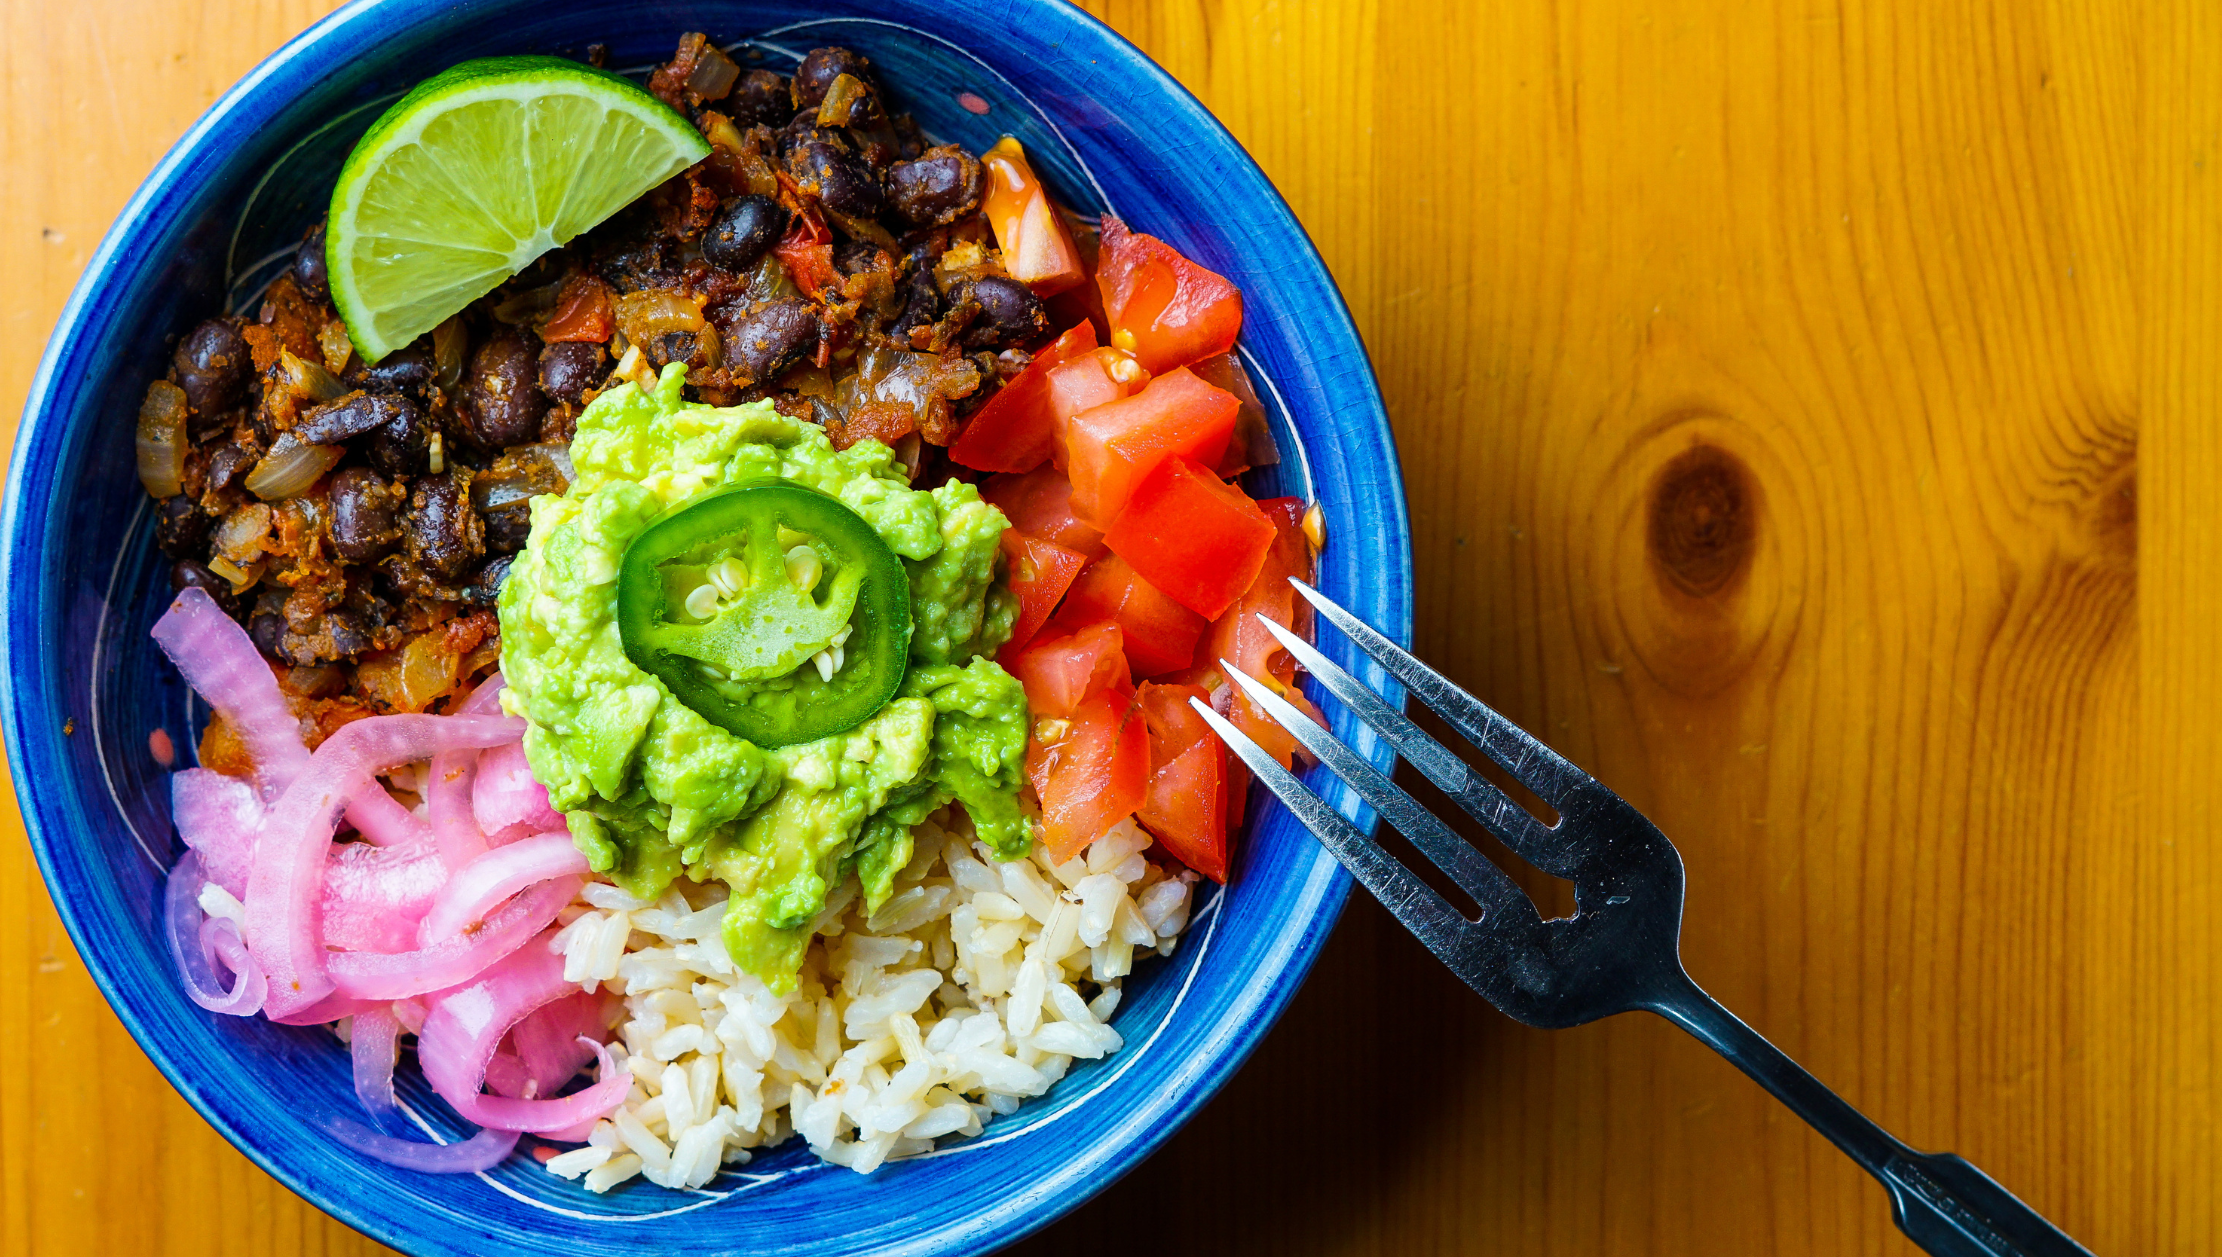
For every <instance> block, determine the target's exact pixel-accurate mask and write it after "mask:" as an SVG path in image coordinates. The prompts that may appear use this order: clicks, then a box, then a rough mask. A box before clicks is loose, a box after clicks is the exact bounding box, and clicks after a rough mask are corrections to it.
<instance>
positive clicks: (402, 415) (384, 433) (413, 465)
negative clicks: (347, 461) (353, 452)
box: [361, 407, 432, 476]
mask: <svg viewBox="0 0 2222 1257" xmlns="http://www.w3.org/2000/svg"><path fill="white" fill-rule="evenodd" d="M361 448H362V451H363V453H364V455H365V456H366V457H368V458H369V459H370V465H371V466H373V467H376V468H377V469H378V470H380V471H382V472H384V473H386V474H387V475H389V476H414V475H416V474H418V473H419V472H422V471H424V470H425V469H426V468H427V467H429V466H430V465H431V457H430V454H431V449H432V425H431V424H430V423H428V422H427V421H426V420H425V417H424V415H423V413H422V412H421V411H419V410H417V409H416V408H415V407H410V408H409V409H407V410H403V411H401V412H399V413H398V414H396V415H395V416H394V418H393V421H392V422H390V423H388V424H387V425H386V426H385V427H383V428H379V429H377V430H375V431H373V432H372V433H371V434H370V436H369V437H368V438H367V439H366V440H364V442H363V444H362V446H361Z"/></svg>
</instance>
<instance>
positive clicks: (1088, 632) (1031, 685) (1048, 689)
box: [998, 623, 1134, 719]
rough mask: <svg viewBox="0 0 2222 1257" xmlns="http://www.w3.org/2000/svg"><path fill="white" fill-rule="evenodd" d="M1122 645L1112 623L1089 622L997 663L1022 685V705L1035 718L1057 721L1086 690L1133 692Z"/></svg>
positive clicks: (1073, 708) (1122, 636)
mask: <svg viewBox="0 0 2222 1257" xmlns="http://www.w3.org/2000/svg"><path fill="white" fill-rule="evenodd" d="M1124 644H1125V634H1124V633H1123V632H1121V630H1120V628H1119V626H1118V625H1116V624H1111V623H1099V624H1091V625H1088V626H1087V627H1085V628H1082V629H1080V630H1078V631H1077V632H1072V633H1056V634H1053V635H1052V636H1050V637H1048V638H1046V639H1042V640H1038V641H1036V642H1034V643H1033V644H1031V645H1030V646H1028V647H1027V648H1026V649H1025V650H1021V651H1019V652H1017V653H1016V654H1013V655H1011V656H1010V657H1009V658H1007V659H1000V658H999V659H998V662H1000V663H1002V665H1003V667H1004V669H1005V670H1006V671H1008V672H1009V673H1010V674H1011V675H1012V676H1014V677H1017V678H1018V683H1019V684H1020V685H1023V686H1025V687H1026V706H1027V707H1028V708H1029V709H1030V710H1032V711H1033V713H1034V714H1035V715H1036V716H1047V717H1049V718H1051V719H1063V718H1066V717H1069V716H1071V715H1072V714H1073V713H1074V712H1075V711H1077V710H1079V708H1080V705H1081V704H1082V703H1083V702H1085V701H1087V699H1088V697H1089V696H1090V695H1092V694H1096V693H1099V692H1101V691H1103V690H1123V691H1126V692H1128V693H1132V692H1133V690H1134V680H1133V678H1132V677H1131V676H1130V675H1129V674H1128V672H1127V662H1126V653H1125V650H1124Z"/></svg>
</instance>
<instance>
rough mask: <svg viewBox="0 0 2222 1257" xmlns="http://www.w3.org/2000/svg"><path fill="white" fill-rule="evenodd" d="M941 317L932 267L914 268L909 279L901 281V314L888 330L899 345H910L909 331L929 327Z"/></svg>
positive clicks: (929, 264)
mask: <svg viewBox="0 0 2222 1257" xmlns="http://www.w3.org/2000/svg"><path fill="white" fill-rule="evenodd" d="M940 317H941V289H940V287H939V286H938V285H936V284H935V283H934V272H933V265H932V264H931V263H927V264H925V265H922V266H917V267H914V268H913V269H912V270H911V273H910V277H909V278H908V279H905V280H904V281H903V312H902V313H901V314H899V315H897V316H896V317H895V325H894V326H893V327H892V328H890V329H888V334H889V335H891V336H893V337H894V338H895V340H896V341H897V342H898V343H900V344H905V345H907V344H909V343H910V329H912V328H914V327H931V326H932V325H933V323H934V320H936V319H938V318H940Z"/></svg>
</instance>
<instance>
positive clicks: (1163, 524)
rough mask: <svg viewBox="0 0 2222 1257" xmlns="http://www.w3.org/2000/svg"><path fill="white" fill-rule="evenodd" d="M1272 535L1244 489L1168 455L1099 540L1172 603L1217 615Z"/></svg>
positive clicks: (1241, 589) (1252, 571)
mask: <svg viewBox="0 0 2222 1257" xmlns="http://www.w3.org/2000/svg"><path fill="white" fill-rule="evenodd" d="M1273 537H1274V529H1273V521H1271V520H1269V519H1267V518H1266V517H1265V512H1264V511H1262V510H1259V509H1258V504H1257V503H1255V502H1253V501H1251V500H1250V499H1249V497H1248V495H1246V494H1244V493H1243V492H1242V490H1240V489H1238V488H1236V487H1235V486H1233V485H1231V484H1228V483H1227V482H1226V481H1224V480H1221V479H1220V478H1219V477H1218V476H1216V475H1214V474H1213V473H1212V472H1211V470H1210V469H1208V468H1206V467H1202V466H1199V465H1198V464H1196V463H1193V462H1191V461H1189V460H1188V459H1185V458H1168V459H1166V460H1165V461H1164V462H1162V463H1159V464H1158V465H1157V470H1156V471H1153V472H1151V473H1150V474H1149V475H1147V476H1145V477H1143V478H1142V483H1141V484H1139V485H1136V486H1135V489H1134V497H1133V498H1132V499H1130V500H1129V501H1128V502H1127V505H1126V509H1125V510H1124V511H1121V512H1120V513H1119V518H1118V519H1117V520H1116V521H1114V522H1113V523H1112V525H1111V531H1109V532H1107V533H1105V534H1103V544H1105V545H1107V546H1109V547H1111V552H1112V553H1113V554H1116V555H1118V556H1119V557H1120V558H1122V559H1125V560H1126V561H1127V562H1129V563H1132V564H1133V565H1134V570H1135V571H1137V572H1139V573H1141V574H1142V579H1144V580H1146V581H1148V582H1149V583H1150V584H1152V585H1155V586H1157V587H1158V588H1159V589H1162V590H1164V591H1165V594H1166V596H1167V597H1169V598H1171V599H1172V600H1173V601H1175V602H1177V603H1179V604H1180V605H1182V606H1184V607H1186V608H1188V609H1189V610H1190V611H1193V612H1195V613H1196V614H1198V615H1200V616H1203V617H1204V618H1205V619H1217V618H1218V617H1219V616H1220V615H1221V614H1223V613H1225V611H1226V609H1227V608H1228V607H1230V606H1232V605H1234V600H1235V599H1237V598H1240V597H1241V596H1242V595H1243V594H1244V593H1246V592H1247V591H1248V590H1249V588H1250V586H1251V584H1252V583H1253V582H1255V581H1256V580H1257V578H1258V572H1259V570H1260V569H1261V568H1263V567H1264V566H1265V555H1266V552H1267V551H1268V550H1271V549H1272V548H1273Z"/></svg>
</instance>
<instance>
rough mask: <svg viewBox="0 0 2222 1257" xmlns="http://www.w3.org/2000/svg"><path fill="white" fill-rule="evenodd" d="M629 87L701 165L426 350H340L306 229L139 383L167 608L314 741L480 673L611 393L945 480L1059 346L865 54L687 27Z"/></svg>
mask: <svg viewBox="0 0 2222 1257" xmlns="http://www.w3.org/2000/svg"><path fill="white" fill-rule="evenodd" d="M599 59H600V54H599V50H597V51H596V53H595V54H594V55H592V56H590V60H594V61H596V62H597V63H599ZM648 86H649V90H650V91H651V92H653V93H654V94H655V95H656V96H657V97H659V98H660V99H662V100H663V101H665V102H666V103H667V104H669V105H671V106H672V107H673V108H674V109H677V110H679V111H680V112H681V113H683V114H685V115H686V116H687V117H688V118H689V119H691V120H692V121H693V122H694V123H695V124H696V125H697V126H698V127H699V128H700V129H701V131H702V134H703V135H704V136H705V137H707V138H708V139H709V141H710V142H711V144H712V145H713V149H712V152H711V155H710V156H709V157H708V158H706V159H705V160H703V161H702V162H701V163H699V164H698V165H696V166H695V167H693V168H692V169H690V170H688V171H686V172H684V173H683V174H681V175H679V176H678V177H676V178H674V179H672V180H670V181H669V182H667V183H665V184H664V185H663V186H661V187H659V188H657V189H655V190H654V191H653V192H651V193H649V194H648V195H646V196H644V197H642V198H641V199H640V200H639V201H638V202H636V203H635V204H634V205H632V206H631V207H629V208H628V209H626V210H625V211H623V212H621V213H620V214H618V215H617V216H615V217H614V218H612V219H611V220H610V221H608V222H606V223H604V224H603V225H602V226H600V227H598V228H596V229H595V230H594V231H592V232H589V233H587V234H586V235H585V236H582V237H580V238H579V239H578V240H575V241H573V242H572V243H571V244H570V245H569V246H568V247H565V248H562V249H559V250H556V251H554V252H552V253H550V254H548V255H547V256H545V257H543V258H541V259H540V260H539V261H538V262H536V263H534V264H533V265H532V266H531V267H529V268H528V269H527V270H526V271H525V272H524V273H523V274H520V275H518V276H517V277H516V278H514V279H513V280H511V281H510V282H509V283H507V284H505V285H503V286H502V287H501V288H499V289H497V290H496V291H495V292H493V293H491V294H489V295H488V296H486V297H485V298H483V299H481V300H480V301H478V302H476V303H474V304H473V305H472V306H471V307H470V308H469V309H468V310H466V311H464V312H463V313H461V314H459V315H457V316H455V317H454V318H452V319H449V320H448V321H447V322H445V323H443V324H442V325H441V326H440V327H438V328H437V329H435V330H433V331H432V332H430V333H428V334H426V335H425V336H423V337H422V338H420V339H419V340H418V341H417V342H416V343H414V344H412V345H410V346H408V347H407V348H405V349H403V350H400V351H399V352H396V353H394V354H392V355H391V356H389V357H388V358H386V359H385V360H384V361H382V362H380V363H378V364H377V365H376V366H368V365H366V364H364V363H363V362H362V360H361V359H360V358H359V357H357V356H356V355H355V354H354V351H353V348H352V346H351V345H350V343H349V341H348V339H347V335H346V331H345V328H344V326H343V325H342V323H341V321H340V319H339V316H338V315H337V314H336V313H335V312H334V310H333V308H332V305H331V302H330V295H329V292H328V291H327V288H326V285H325V275H324V239H323V229H322V228H321V227H318V228H316V229H314V230H312V231H311V232H310V233H309V234H308V236H307V237H306V238H305V239H304V240H303V241H302V242H301V246H300V250H299V253H298V255H297V256H296V258H295V261H294V264H293V266H292V268H291V269H290V270H289V271H288V272H287V273H285V274H284V275H282V276H280V277H279V278H278V280H277V281H276V282H275V283H273V284H272V285H271V286H270V288H269V290H268V292H267V295H266V296H265V298H264V300H263V303H262V306H261V308H260V310H259V311H258V312H257V314H256V317H254V318H253V319H251V320H250V319H246V318H241V317H237V316H227V317H223V318H212V319H209V320H207V321H205V322H203V323H201V324H200V325H199V326H198V327H195V328H194V329H193V330H192V331H191V332H190V333H188V334H187V335H186V336H185V337H184V338H183V339H182V340H180V341H179V342H178V344H177V345H176V347H175V351H174V352H173V353H172V355H171V360H170V369H169V372H168V374H167V376H166V378H164V379H162V380H158V381H156V382H155V383H154V384H153V385H152V386H150V388H149V390H148V393H147V400H146V403H145V407H144V408H143V410H142V412H141V417H140V428H139V460H140V472H141V477H142V479H143V480H145V481H146V483H147V487H148V490H149V492H151V493H153V494H155V496H156V497H157V498H158V502H157V506H156V540H157V544H158V545H159V546H160V547H161V550H162V553H163V554H164V555H165V556H167V558H168V560H169V561H170V562H171V564H172V566H171V569H170V580H171V584H172V585H173V586H174V587H176V588H179V589H183V588H184V587H186V586H189V585H191V586H199V587H200V588H203V589H206V590H207V591H208V592H209V593H210V594H211V595H212V596H213V597H214V598H215V599H216V600H217V601H218V602H219V603H220V604H222V605H223V607H224V608H225V609H226V610H227V611H229V612H230V613H231V614H232V615H234V616H235V617H237V618H238V619H239V620H240V622H241V623H243V624H244V625H246V626H247V629H248V631H249V633H250V634H251V635H252V636H253V638H254V641H255V643H256V644H257V645H258V646H259V647H260V648H261V649H262V651H263V653H264V654H265V655H267V656H268V657H269V658H270V660H271V661H272V662H273V663H274V664H277V665H279V671H280V674H281V676H283V677H284V678H285V680H286V684H287V686H288V688H289V689H291V690H292V691H293V693H294V694H295V695H296V696H297V697H298V698H299V699H300V700H301V702H302V705H303V708H304V712H305V714H311V715H313V716H314V717H315V722H316V723H317V724H318V725H319V726H321V731H322V732H326V733H328V732H329V731H330V729H331V728H335V727H337V725H338V724H339V723H344V722H345V721H346V720H348V719H352V718H354V717H356V716H360V715H367V714H372V713H375V712H390V711H421V710H424V709H426V708H427V707H429V706H431V705H433V704H434V703H436V702H438V701H439V700H441V699H442V698H444V697H446V696H448V695H451V694H453V693H456V692H458V691H460V690H461V689H462V688H464V687H466V686H467V685H469V684H470V683H472V682H473V681H474V680H476V679H477V678H478V677H480V676H482V675H484V674H485V673H486V672H488V671H490V670H491V669H492V668H493V667H495V666H496V662H497V659H498V655H499V643H498V631H499V630H498V626H497V624H496V620H495V617H494V613H493V608H494V605H495V599H496V596H497V594H498V593H499V591H500V589H501V583H502V578H503V576H504V575H505V574H506V572H507V570H508V567H509V563H510V561H511V558H512V557H513V556H514V555H515V554H516V552H517V551H518V550H520V549H522V548H523V546H524V543H525V536H526V532H527V529H528V526H529V523H530V520H529V517H528V506H527V504H528V502H529V501H530V499H531V498H532V497H533V496H534V495H536V494H541V493H557V492H561V491H562V490H563V489H564V487H565V485H566V483H567V482H566V472H567V470H568V468H569V465H570V464H569V461H568V458H567V457H566V454H565V450H566V446H567V442H568V441H569V439H570V437H571V434H572V431H573V428H574V426H575V424H576V421H577V418H578V415H579V412H580V410H581V409H582V408H584V407H585V405H586V404H587V403H588V402H590V401H592V400H593V398H594V397H595V396H596V395H597V394H598V393H599V392H601V391H602V390H603V389H605V388H609V387H611V386H613V385H615V384H616V383H618V382H619V381H620V380H626V379H630V380H636V381H639V382H642V383H646V382H648V381H650V380H652V378H653V377H654V375H655V373H656V372H657V371H659V370H660V369H661V368H662V367H663V366H665V365H666V364H667V363H672V362H683V363H685V364H687V367H688V387H687V393H688V396H689V397H690V398H692V399H694V400H699V401H704V402H708V403H711V404H713V405H732V404H736V403H739V402H743V401H749V400H754V399H759V398H770V399H771V400H772V402H773V404H774V405H775V406H776V407H777V408H778V409H779V410H780V411H781V412H782V413H784V414H787V415H790V416H794V417H797V418H801V419H805V420H808V421H811V422H815V423H818V424H821V425H823V426H824V428H825V429H826V431H827V433H828V435H829V436H830V437H831V438H832V440H833V442H834V444H835V445H836V446H841V447H846V446H847V445H849V444H852V443H854V442H855V441H858V440H861V439H864V438H866V437H871V438H877V439H879V440H882V441H885V442H887V443H888V444H889V445H891V446H893V447H894V448H895V449H896V450H897V452H898V453H899V454H900V456H901V457H902V459H903V461H904V462H905V464H906V465H907V466H909V467H910V469H911V471H912V474H913V476H914V478H915V479H919V480H922V481H926V480H930V481H936V482H938V481H939V480H942V479H946V478H948V477H949V476H951V475H953V474H957V473H956V469H955V468H954V467H953V466H952V465H951V464H950V463H949V462H948V460H947V459H946V458H945V457H943V456H942V453H941V447H944V446H946V445H948V444H949V442H950V441H951V440H952V439H953V438H954V437H955V436H956V434H957V432H958V429H959V427H960V425H961V423H962V421H963V418H964V416H965V415H966V414H968V413H969V412H970V411H971V410H972V409H974V408H976V407H977V406H978V405H979V404H980V402H981V401H982V400H984V399H985V398H986V397H987V396H988V395H989V394H990V393H992V392H993V391H994V390H995V389H996V388H997V387H998V386H999V385H1000V384H1001V383H1002V382H1003V381H1005V380H1008V379H1010V378H1011V377H1013V376H1015V375H1016V374H1017V373H1018V372H1019V371H1020V370H1022V369H1023V368H1024V366H1025V365H1026V363H1027V361H1028V360H1029V356H1030V355H1029V352H1028V351H1029V350H1030V349H1033V348H1037V347H1038V346H1039V345H1040V344H1041V343H1042V342H1043V341H1044V340H1046V339H1047V337H1048V335H1049V334H1050V332H1051V329H1052V314H1051V312H1050V311H1049V310H1047V309H1045V308H1044V305H1043V302H1042V301H1041V300H1040V299H1038V298H1036V297H1035V295H1034V294H1033V293H1032V292H1031V291H1029V290H1028V289H1027V287H1026V286H1025V285H1023V284H1020V283H1017V282H1015V281H1013V280H1012V279H1010V278H1009V277H1008V276H1007V275H1005V274H1004V273H1003V271H1002V269H1001V268H1000V266H999V265H998V262H997V254H996V251H995V241H994V237H993V235H992V233H991V232H990V231H989V229H988V226H987V224H986V223H985V221H984V220H983V218H982V216H981V214H980V206H981V200H982V194H983V184H982V169H981V164H980V162H979V160H978V158H977V156H976V155H974V154H972V153H969V152H967V151H965V150H964V149H962V148H959V147H956V146H954V145H938V146H929V145H927V144H926V142H925V141H924V139H923V138H922V137H921V136H920V134H919V132H918V128H917V126H916V125H915V124H914V123H913V122H912V121H911V119H910V117H909V116H908V115H906V114H901V113H896V112H894V111H892V110H891V109H890V108H889V107H888V103H887V101H886V99H885V97H884V96H883V94H882V85H881V83H880V81H879V78H878V76H877V74H876V73H875V71H874V69H873V66H872V64H871V62H870V61H868V60H867V59H866V58H864V57H863V56H861V55H859V54H857V53H855V52H852V51H850V50H848V49H845V48H820V49H817V50H815V51H813V52H812V53H810V55H809V56H807V57H805V58H804V59H803V61H802V64H801V65H800V67H798V69H797V70H796V72H795V74H794V75H793V76H791V77H790V76H787V75H782V74H777V73H774V72H772V71H770V70H768V69H762V68H745V67H743V66H742V65H740V64H738V63H736V62H735V61H734V60H733V59H732V58H730V57H728V56H727V55H726V54H724V53H723V52H720V51H719V50H718V49H717V48H716V47H715V46H714V45H711V44H710V43H709V42H708V41H707V40H705V38H704V37H703V36H702V35H699V34H690V35H687V36H685V37H684V38H683V39H681V40H680V43H679V48H678V51H677V53H676V55H675V56H674V57H673V58H672V59H671V61H670V62H669V63H667V64H665V65H663V66H662V67H660V68H659V69H657V70H656V72H655V74H654V75H653V76H652V77H651V79H650V80H649V85H648ZM1081 239H1082V240H1083V242H1084V243H1083V248H1084V249H1085V248H1087V247H1089V246H1090V245H1092V243H1093V242H1092V240H1090V239H1089V238H1088V237H1087V236H1086V235H1085V234H1084V233H1083V234H1082V236H1081ZM1069 299H1076V300H1085V299H1086V298H1085V294H1080V295H1077V296H1075V297H1073V298H1069ZM1057 300H1058V301H1065V300H1068V298H1058V299H1057ZM1078 317H1079V314H1078V312H1063V311H1061V312H1059V316H1058V318H1057V319H1056V324H1055V325H1056V326H1059V327H1062V326H1069V325H1070V324H1071V323H1073V322H1076V321H1078Z"/></svg>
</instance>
